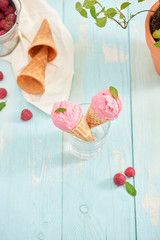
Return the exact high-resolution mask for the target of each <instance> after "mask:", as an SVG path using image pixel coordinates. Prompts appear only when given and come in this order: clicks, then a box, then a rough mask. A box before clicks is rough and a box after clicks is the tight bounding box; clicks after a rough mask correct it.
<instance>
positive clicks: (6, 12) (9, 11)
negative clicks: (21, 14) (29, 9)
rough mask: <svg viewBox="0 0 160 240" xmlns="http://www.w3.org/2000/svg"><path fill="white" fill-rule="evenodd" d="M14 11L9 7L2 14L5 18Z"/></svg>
mask: <svg viewBox="0 0 160 240" xmlns="http://www.w3.org/2000/svg"><path fill="white" fill-rule="evenodd" d="M15 11H16V9H15V8H14V7H11V6H9V7H8V8H7V10H6V11H5V12H4V15H5V16H8V15H9V14H12V13H15Z"/></svg>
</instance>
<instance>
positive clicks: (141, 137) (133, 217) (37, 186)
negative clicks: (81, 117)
mask: <svg viewBox="0 0 160 240" xmlns="http://www.w3.org/2000/svg"><path fill="white" fill-rule="evenodd" d="M48 3H49V4H50V5H51V6H52V7H53V8H55V9H56V10H57V12H58V13H59V14H60V16H61V18H62V19H63V21H64V23H65V25H66V26H67V28H68V29H69V31H70V32H71V34H72V37H73V40H74V47H75V74H74V78H73V84H72V90H71V96H70V100H71V101H75V102H76V103H78V104H79V103H82V102H89V101H90V99H91V97H92V96H93V95H95V94H96V93H97V92H98V91H100V90H102V89H104V88H107V87H109V86H111V85H113V86H115V87H116V88H117V89H118V90H119V92H120V94H121V95H122V97H123V100H124V107H123V111H122V113H121V114H120V117H119V119H118V120H116V121H114V122H113V123H112V126H111V129H110V132H109V135H108V139H107V141H106V143H105V146H104V149H103V151H102V153H101V154H100V155H99V156H98V157H97V158H96V159H93V160H89V161H83V160H79V159H78V158H76V157H74V156H73V155H72V154H71V153H70V152H69V151H68V144H67V142H66V139H65V138H64V137H63V135H62V133H61V132H60V131H59V130H58V129H56V128H55V127H54V126H53V124H52V121H51V117H50V116H49V115H46V114H45V113H43V112H41V111H40V110H38V109H37V108H35V107H34V106H32V105H30V104H29V103H27V102H26V101H25V100H24V98H23V95H22V92H21V91H20V90H19V88H18V87H17V85H16V79H15V77H14V75H13V72H12V67H11V65H10V64H9V63H7V62H5V61H3V60H0V69H1V71H3V72H4V74H5V80H4V81H3V82H1V83H0V86H1V87H5V88H6V89H7V90H8V98H7V99H8V101H7V107H6V108H5V109H3V111H2V112H1V113H0V240H22V239H23V240H34V239H38V240H51V239H54V240H62V239H63V240H129V239H130V240H136V239H138V240H144V239H145V240H159V239H160V184H159V182H160V170H159V169H160V160H159V156H160V147H159V138H160V125H159V122H160V107H159V106H160V77H159V76H158V75H157V73H156V72H155V69H154V66H153V63H152V60H151V56H150V52H149V50H148V48H147V45H146V42H145V35H144V22H145V16H146V15H145V14H141V15H140V16H137V18H135V19H133V20H132V21H131V23H130V25H129V28H128V29H127V30H122V29H120V28H119V27H117V26H116V25H115V24H114V23H110V24H108V25H107V26H106V28H104V29H99V28H97V26H96V25H95V24H93V20H92V19H89V20H87V19H82V17H81V16H80V15H79V14H78V13H77V12H76V11H75V9H74V6H75V2H74V1H70V0H65V1H63V0H59V1H56V0H52V1H51V0H48ZM116 3H118V0H117V1H115V4H114V5H115V6H116V5H117V4H116ZM153 3H154V1H152V0H148V1H145V3H144V4H143V6H142V5H139V6H138V8H137V6H135V5H134V4H133V6H132V9H130V10H131V11H132V12H136V10H138V9H141V8H144V7H145V8H146V9H149V8H150V7H151V5H152V4H153ZM104 5H105V1H104ZM136 8H137V9H136ZM24 108H29V109H30V110H31V111H32V112H33V115H34V118H33V119H32V120H31V121H28V122H22V121H21V120H20V113H21V110H22V109H24ZM129 166H134V167H135V169H136V176H135V179H134V180H133V179H131V180H129V182H130V183H132V184H134V185H135V187H136V189H137V196H136V197H135V198H133V197H131V196H130V195H128V194H127V192H126V191H125V189H124V188H123V187H121V188H118V187H115V185H114V184H113V177H114V175H115V174H116V173H117V172H123V171H124V170H125V168H127V167H129Z"/></svg>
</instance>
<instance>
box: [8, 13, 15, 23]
mask: <svg viewBox="0 0 160 240" xmlns="http://www.w3.org/2000/svg"><path fill="white" fill-rule="evenodd" d="M6 20H7V21H12V22H14V23H15V21H16V15H15V14H14V13H11V14H9V15H7V17H6Z"/></svg>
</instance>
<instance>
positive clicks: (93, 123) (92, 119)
mask: <svg viewBox="0 0 160 240" xmlns="http://www.w3.org/2000/svg"><path fill="white" fill-rule="evenodd" d="M85 118H86V121H87V123H88V125H89V127H90V128H94V127H97V126H99V125H101V124H104V123H106V122H108V120H104V119H102V118H100V117H99V116H98V115H97V114H96V113H95V111H94V110H93V108H92V105H90V107H89V109H88V111H87V113H86V116H85Z"/></svg>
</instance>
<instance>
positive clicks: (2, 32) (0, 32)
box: [0, 30, 6, 80]
mask: <svg viewBox="0 0 160 240" xmlns="http://www.w3.org/2000/svg"><path fill="white" fill-rule="evenodd" d="M5 33H6V31H5V30H0V36H3V35H4V34H5ZM0 80H1V79H0Z"/></svg>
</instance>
